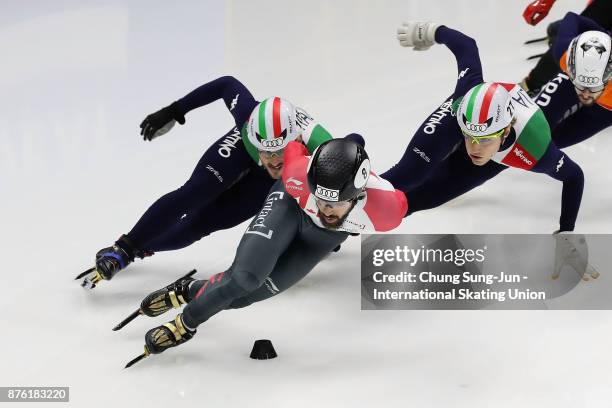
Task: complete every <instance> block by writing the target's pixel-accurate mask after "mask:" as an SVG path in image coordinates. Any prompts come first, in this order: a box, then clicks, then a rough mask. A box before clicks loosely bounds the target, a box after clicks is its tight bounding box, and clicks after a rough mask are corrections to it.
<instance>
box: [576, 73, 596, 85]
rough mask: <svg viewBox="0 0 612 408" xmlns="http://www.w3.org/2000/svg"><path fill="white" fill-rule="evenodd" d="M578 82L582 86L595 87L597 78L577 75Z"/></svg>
mask: <svg viewBox="0 0 612 408" xmlns="http://www.w3.org/2000/svg"><path fill="white" fill-rule="evenodd" d="M578 80H579V81H580V82H582V83H583V84H589V85H597V84H598V83H599V78H597V77H592V76H586V75H578Z"/></svg>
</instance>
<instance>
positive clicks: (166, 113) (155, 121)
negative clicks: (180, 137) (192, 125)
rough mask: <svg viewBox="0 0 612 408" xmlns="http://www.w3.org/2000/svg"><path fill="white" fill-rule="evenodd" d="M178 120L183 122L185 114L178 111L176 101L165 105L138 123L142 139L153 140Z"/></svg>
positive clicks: (166, 131)
mask: <svg viewBox="0 0 612 408" xmlns="http://www.w3.org/2000/svg"><path fill="white" fill-rule="evenodd" d="M176 122H178V123H180V124H181V125H184V124H185V116H184V115H183V114H182V113H181V112H180V110H179V107H178V103H177V102H174V103H173V104H171V105H169V106H166V107H165V108H162V109H160V110H158V111H157V112H155V113H152V114H150V115H149V116H147V117H146V118H145V119H144V120H143V121H142V123H141V124H140V135H141V136H142V138H143V140H149V141H150V140H153V139H155V138H156V137H159V136H161V135H164V134H166V133H168V132H169V131H170V129H172V127H173V126H174V124H175V123H176Z"/></svg>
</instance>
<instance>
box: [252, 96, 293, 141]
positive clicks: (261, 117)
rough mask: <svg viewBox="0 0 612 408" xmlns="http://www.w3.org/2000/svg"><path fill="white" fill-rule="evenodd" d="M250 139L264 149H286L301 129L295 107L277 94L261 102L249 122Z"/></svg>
mask: <svg viewBox="0 0 612 408" xmlns="http://www.w3.org/2000/svg"><path fill="white" fill-rule="evenodd" d="M247 123H248V124H247V135H248V138H249V141H250V142H251V143H252V144H253V146H255V147H256V148H257V150H263V151H276V150H280V149H284V148H285V146H287V143H289V142H290V141H292V140H295V139H296V138H297V137H298V136H299V134H300V131H299V129H298V126H297V124H296V120H295V107H294V106H293V105H292V104H291V102H289V101H287V100H285V99H282V98H279V97H277V96H275V97H272V98H268V99H265V100H264V101H262V102H260V103H259V104H258V105H257V106H256V107H255V109H253V112H252V113H251V116H250V117H249V121H248V122H247Z"/></svg>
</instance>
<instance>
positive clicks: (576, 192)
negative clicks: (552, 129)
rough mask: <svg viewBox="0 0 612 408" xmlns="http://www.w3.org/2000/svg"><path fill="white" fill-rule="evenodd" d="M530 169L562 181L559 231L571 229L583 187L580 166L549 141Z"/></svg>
mask: <svg viewBox="0 0 612 408" xmlns="http://www.w3.org/2000/svg"><path fill="white" fill-rule="evenodd" d="M532 170H533V171H535V172H537V173H545V174H548V175H549V176H550V177H552V178H554V179H556V180H559V181H561V182H562V183H563V190H562V193H561V217H560V218H559V231H573V230H574V225H575V223H576V218H577V217H578V211H579V210H580V203H581V201H582V191H583V189H584V173H583V172H582V169H581V168H580V166H578V164H576V163H575V162H574V161H572V159H570V157H569V156H567V155H566V154H565V153H564V152H562V151H561V150H559V149H558V148H557V146H555V145H554V144H553V143H551V144H550V145H549V146H548V149H547V150H546V153H544V156H542V158H541V159H540V161H538V164H537V165H536V166H535V167H534V168H533V169H532Z"/></svg>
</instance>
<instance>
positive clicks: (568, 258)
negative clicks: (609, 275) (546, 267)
mask: <svg viewBox="0 0 612 408" xmlns="http://www.w3.org/2000/svg"><path fill="white" fill-rule="evenodd" d="M553 237H554V239H555V269H554V271H553V274H552V278H553V279H557V278H558V277H559V275H560V274H561V270H563V268H564V267H565V266H567V267H569V268H571V269H573V270H574V271H575V272H576V273H577V274H578V275H579V276H580V278H581V279H582V280H584V281H588V280H590V279H591V278H592V279H597V278H598V277H599V272H597V270H596V269H595V268H594V267H593V266H591V264H589V247H588V246H587V243H586V239H585V237H584V235H582V234H574V233H570V232H555V233H554V234H553Z"/></svg>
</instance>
